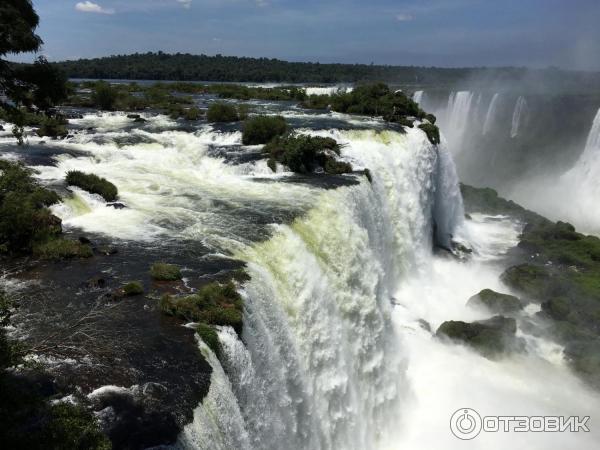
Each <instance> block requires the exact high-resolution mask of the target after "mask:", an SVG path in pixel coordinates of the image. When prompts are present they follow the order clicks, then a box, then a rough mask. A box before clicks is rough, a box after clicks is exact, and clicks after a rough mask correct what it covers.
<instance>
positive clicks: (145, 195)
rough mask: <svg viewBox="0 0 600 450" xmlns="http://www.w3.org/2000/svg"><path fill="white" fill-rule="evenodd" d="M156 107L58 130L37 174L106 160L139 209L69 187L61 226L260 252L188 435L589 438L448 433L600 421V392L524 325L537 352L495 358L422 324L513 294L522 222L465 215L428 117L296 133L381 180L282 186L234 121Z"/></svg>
mask: <svg viewBox="0 0 600 450" xmlns="http://www.w3.org/2000/svg"><path fill="white" fill-rule="evenodd" d="M470 103H471V98H470V96H469V94H468V93H466V94H463V93H457V95H456V98H455V99H454V104H453V106H452V108H453V109H457V110H463V109H464V110H468V109H469V108H470ZM153 120H154V122H153V123H152V124H151V125H152V126H150V125H149V126H148V128H145V129H138V130H133V131H132V130H127V131H123V130H122V129H121V127H122V126H124V125H123V123H125V122H121V118H120V117H118V115H100V116H93V117H92V116H86V117H85V118H84V119H81V121H82V123H83V124H87V123H89V122H90V121H94V123H95V126H96V127H97V128H98V129H99V130H101V139H98V136H94V135H87V134H81V135H77V136H76V137H75V138H74V139H72V140H71V141H69V142H67V143H53V142H50V143H48V144H47V145H49V146H53V145H55V146H59V145H60V146H63V147H66V148H68V150H70V152H69V153H63V154H60V155H58V156H56V157H55V163H56V165H55V166H37V167H36V169H37V170H38V171H39V175H38V176H39V177H40V179H41V180H43V181H44V182H45V183H48V184H54V183H59V182H60V180H62V179H63V177H64V175H65V174H66V172H67V171H68V170H83V171H86V172H93V173H96V174H98V175H100V176H103V177H106V178H108V179H109V180H111V181H112V182H114V183H115V184H116V185H117V187H118V189H119V193H120V197H121V200H122V201H123V203H125V204H126V205H127V208H125V209H114V208H108V207H106V204H105V203H104V202H103V200H101V199H100V198H99V197H96V196H91V195H89V194H86V193H84V192H83V191H80V190H73V191H74V192H73V196H72V197H71V198H69V199H67V200H66V201H65V202H64V203H62V204H60V205H58V206H57V207H55V212H56V213H57V214H58V215H60V217H61V218H62V219H63V223H64V224H65V226H66V227H72V228H75V229H83V230H85V231H89V232H97V233H103V234H106V235H109V236H112V237H115V238H118V239H123V240H143V241H147V242H149V243H151V244H154V245H157V246H158V245H161V244H162V243H163V242H164V241H165V240H171V241H175V242H176V241H177V240H179V239H197V240H202V242H203V244H205V245H206V246H207V247H208V248H210V249H211V250H212V251H213V252H215V253H218V254H228V255H231V256H233V257H235V258H238V259H241V260H243V261H245V262H246V263H247V264H248V272H249V274H250V275H251V280H250V281H249V282H247V283H246V284H245V286H244V289H243V292H242V295H243V297H244V300H245V311H244V330H243V334H242V340H240V339H239V338H238V337H237V335H236V334H235V333H234V332H233V331H232V330H231V329H229V328H220V329H219V339H220V341H221V345H222V348H223V352H222V353H223V354H222V357H221V360H219V359H217V358H216V357H215V355H213V354H212V353H211V351H210V350H209V349H208V347H207V346H205V345H204V343H202V342H199V348H200V351H202V353H203V354H204V355H205V356H206V358H207V361H208V362H209V363H210V364H211V366H212V367H213V372H212V379H211V386H210V389H209V393H208V394H207V396H206V398H205V399H204V400H203V402H202V403H201V404H200V405H198V408H197V409H196V410H195V412H194V420H193V421H192V422H191V423H190V424H188V425H187V426H186V427H185V429H184V431H183V432H182V434H181V436H180V438H179V440H178V443H177V447H178V448H182V449H206V450H208V449H211V450H213V449H222V450H229V449H236V450H237V449H283V448H286V449H298V450H305V449H306V450H391V449H400V448H402V449H422V448H444V449H447V448H465V447H468V448H471V449H486V450H487V449H492V450H494V449H505V448H506V447H509V446H510V447H513V448H523V449H525V448H527V449H544V450H546V449H559V448H560V449H562V448H565V447H569V448H594V445H596V443H597V442H598V439H599V436H598V431H597V430H595V429H594V428H592V432H591V433H579V434H561V435H557V434H537V433H528V434H514V433H513V434H502V433H494V434H491V433H490V434H486V435H482V436H479V437H478V438H477V439H475V440H474V441H471V442H468V443H465V442H463V441H460V440H458V439H457V438H455V437H454V436H453V435H452V434H451V433H450V430H449V420H450V416H451V415H452V413H453V412H454V411H455V410H457V409H459V408H463V407H471V408H474V409H476V410H479V411H480V412H481V414H482V415H484V414H487V415H563V414H564V415H570V414H576V415H591V416H592V418H593V416H594V415H597V414H599V413H600V406H599V405H600V400H599V399H598V395H597V394H596V393H593V392H590V391H588V390H587V389H586V388H585V387H584V386H583V385H582V384H581V383H580V382H579V381H578V380H577V379H576V378H575V377H574V375H572V374H571V373H570V371H569V369H568V368H567V367H566V365H565V363H564V361H563V359H562V349H561V348H560V347H558V346H556V345H553V344H552V343H550V342H546V341H543V340H541V339H538V338H534V337H532V336H527V335H525V334H524V333H523V332H522V331H521V330H520V331H519V333H520V335H522V336H523V337H524V339H525V340H526V343H527V350H528V352H527V354H524V355H520V356H514V357H510V358H507V359H505V360H502V361H497V362H492V361H489V360H487V359H485V358H483V357H481V356H479V355H477V354H475V353H474V352H472V351H471V350H469V349H467V348H466V347H463V346H460V345H453V344H447V343H444V342H441V341H439V340H437V339H435V338H434V337H433V336H432V333H431V332H430V331H428V330H427V329H426V328H427V326H426V325H425V322H427V324H429V327H430V328H431V330H432V331H434V332H435V329H437V327H438V326H439V325H440V324H441V323H442V322H443V321H445V320H452V319H454V320H461V319H462V320H477V319H481V318H485V317H486V316H485V315H484V314H482V313H481V312H478V311H473V310H470V309H468V308H466V307H465V303H466V301H467V299H468V298H469V297H470V296H471V295H474V294H475V293H477V292H478V291H479V290H481V289H483V288H492V289H495V290H499V291H502V292H506V288H505V287H504V286H502V285H501V284H500V282H499V281H498V276H499V274H500V272H501V270H502V267H501V266H500V265H499V263H498V262H497V260H498V258H500V257H501V256H502V255H503V254H504V253H505V252H506V251H507V249H508V248H510V247H511V246H513V245H515V244H516V242H517V236H518V233H519V225H518V224H515V223H513V222H511V221H510V220H509V219H508V218H502V217H496V218H490V217H485V216H478V215H475V216H473V219H472V220H469V221H466V222H465V221H464V219H463V218H464V212H463V208H462V200H461V197H460V191H459V189H458V179H457V176H456V173H455V170H454V165H453V163H452V159H451V157H450V155H449V154H448V152H447V151H446V149H445V148H444V147H440V148H437V147H434V146H432V145H431V144H429V142H428V141H427V139H426V137H425V135H424V133H422V132H421V131H420V130H418V129H417V128H414V129H408V130H407V133H406V134H399V133H397V132H392V131H380V132H377V131H373V130H367V131H365V130H361V131H357V130H350V131H340V130H320V131H310V130H307V129H306V130H301V132H305V133H312V134H318V135H326V136H331V137H333V138H335V139H337V140H338V141H339V142H340V143H341V144H343V147H342V157H343V158H344V159H345V160H347V161H349V162H351V163H352V164H353V166H354V167H356V168H357V169H362V168H368V169H369V170H370V172H371V174H372V177H373V181H372V183H369V181H368V180H367V178H366V177H365V176H362V175H355V176H352V177H355V179H356V181H357V183H356V184H353V185H348V186H342V187H338V188H336V189H329V190H327V189H323V188H320V187H318V186H316V185H307V184H298V183H290V182H286V177H287V176H288V175H289V174H286V173H281V172H278V173H276V174H273V173H271V172H270V170H269V169H268V168H267V167H266V164H265V163H264V161H258V162H249V163H243V164H237V165H234V164H228V163H227V162H226V161H225V159H224V158H222V157H219V156H216V155H215V154H214V153H211V150H212V149H214V147H227V148H237V147H238V146H239V145H240V140H241V135H240V133H239V132H235V131H232V132H225V131H216V130H214V129H212V128H211V127H210V126H205V127H202V128H200V129H198V130H195V131H194V132H188V131H181V130H174V129H171V128H170V127H172V124H170V123H169V122H168V119H166V118H164V117H162V118H161V117H158V118H154V119H153ZM458 125H461V126H462V124H457V126H458ZM82 126H84V125H82ZM459 128H460V127H459ZM132 136H133V137H132ZM122 139H126V140H127V141H126V142H125V143H122V142H121V140H122ZM223 205H225V206H223ZM280 210H288V211H292V212H293V214H294V216H295V217H296V218H295V220H293V221H291V222H289V223H279V224H278V225H270V226H266V227H264V226H263V227H262V228H261V227H259V226H257V225H256V224H255V223H254V222H253V220H252V218H250V217H249V216H250V214H248V213H250V212H252V213H261V214H264V215H267V216H268V214H271V213H273V212H277V211H280ZM253 217H254V216H253ZM434 233H435V240H436V241H437V242H438V243H440V244H442V245H444V246H449V245H450V241H451V240H461V241H463V242H468V243H469V245H471V246H472V247H473V248H474V249H475V255H474V257H473V258H472V259H471V260H470V261H468V262H459V261H456V260H454V259H448V258H444V257H437V256H434V255H433V254H432V246H433V243H434ZM534 312H535V311H530V312H529V311H528V313H534ZM424 321H425V322H424ZM592 425H593V423H592Z"/></svg>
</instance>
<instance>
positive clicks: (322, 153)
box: [264, 134, 352, 174]
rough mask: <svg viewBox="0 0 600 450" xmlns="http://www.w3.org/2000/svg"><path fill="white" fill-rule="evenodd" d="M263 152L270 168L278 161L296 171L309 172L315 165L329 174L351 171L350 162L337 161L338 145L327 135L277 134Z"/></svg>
mask: <svg viewBox="0 0 600 450" xmlns="http://www.w3.org/2000/svg"><path fill="white" fill-rule="evenodd" d="M264 152H265V153H267V154H268V155H269V161H268V164H269V167H271V169H274V168H275V162H279V163H281V164H283V165H285V166H287V167H289V168H290V170H292V171H293V172H298V173H311V172H313V171H314V170H315V169H316V168H317V167H322V168H323V169H324V171H325V172H326V173H329V174H341V173H349V172H352V166H351V165H350V164H348V163H345V162H341V161H337V159H336V155H339V154H340V145H339V144H338V143H337V142H336V141H335V139H332V138H328V137H320V136H307V135H296V134H289V135H286V136H278V137H276V138H275V139H273V140H272V141H271V142H269V143H268V144H267V145H265V147H264Z"/></svg>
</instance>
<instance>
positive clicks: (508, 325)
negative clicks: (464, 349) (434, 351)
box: [436, 316, 517, 357]
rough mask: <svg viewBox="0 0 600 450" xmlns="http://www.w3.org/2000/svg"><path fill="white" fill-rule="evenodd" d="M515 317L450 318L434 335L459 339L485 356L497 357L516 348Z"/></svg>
mask: <svg viewBox="0 0 600 450" xmlns="http://www.w3.org/2000/svg"><path fill="white" fill-rule="evenodd" d="M516 331H517V324H516V321H515V319H512V318H507V317H503V316H494V317H492V318H491V319H487V320H480V321H477V322H472V323H469V322H462V321H455V320H450V321H447V322H444V323H442V324H441V325H440V327H439V328H438V329H437V331H436V336H438V337H446V338H449V339H452V340H456V341H461V342H464V343H465V344H467V345H469V346H471V347H473V348H474V349H476V350H477V351H478V352H480V353H481V354H483V355H484V356H487V357H497V356H499V355H500V354H502V353H505V352H508V351H511V350H514V349H516V348H517V342H516V340H515V333H516Z"/></svg>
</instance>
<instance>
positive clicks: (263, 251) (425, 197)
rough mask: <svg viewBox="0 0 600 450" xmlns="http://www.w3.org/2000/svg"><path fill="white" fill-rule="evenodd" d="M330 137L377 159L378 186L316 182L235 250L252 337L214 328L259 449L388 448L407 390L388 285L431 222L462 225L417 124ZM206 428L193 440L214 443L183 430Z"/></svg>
mask: <svg viewBox="0 0 600 450" xmlns="http://www.w3.org/2000/svg"><path fill="white" fill-rule="evenodd" d="M327 134H330V135H332V136H333V137H335V138H336V139H338V140H339V141H341V142H342V143H343V144H345V147H344V156H345V157H347V158H348V159H350V160H352V161H353V162H354V163H355V164H356V165H362V166H363V167H369V169H370V170H371V173H372V174H373V182H372V184H370V183H369V182H368V181H367V180H366V179H365V180H364V181H362V182H361V183H360V184H359V185H356V186H349V187H344V188H338V189H336V190H332V191H325V192H323V193H321V194H320V195H319V196H318V197H316V198H315V205H316V206H315V207H314V208H313V209H312V210H311V211H310V212H309V213H308V214H307V215H306V216H305V217H302V218H300V219H297V220H296V221H295V222H294V223H293V224H291V225H289V226H287V225H281V226H278V227H277V228H276V229H275V231H274V235H273V237H272V238H271V239H270V240H268V241H266V242H263V243H259V244H257V245H255V246H251V247H248V248H245V249H242V250H241V251H240V253H239V255H238V256H239V257H240V258H242V259H244V260H246V261H247V262H248V269H249V272H250V274H251V276H252V279H251V281H250V282H249V283H248V284H247V286H246V289H245V300H246V313H245V325H244V331H243V341H244V344H245V345H244V344H242V343H241V342H240V341H238V340H237V339H236V338H235V336H233V335H232V333H230V332H227V331H226V330H223V331H222V332H221V334H220V337H221V342H222V344H223V348H224V356H223V358H222V361H223V365H224V367H225V371H226V373H228V374H229V376H230V379H231V385H232V386H233V390H232V392H233V394H234V395H235V397H236V399H237V401H238V403H239V407H240V410H241V413H242V416H243V418H244V423H243V424H237V425H236V427H238V428H241V427H242V426H243V428H244V430H245V432H247V433H248V435H249V436H250V443H251V448H261V449H281V448H290V449H357V450H358V449H361V450H362V449H374V448H384V447H382V446H383V445H384V443H385V442H386V441H388V440H389V443H390V445H391V443H392V442H393V440H392V439H393V437H394V434H395V432H396V431H397V429H398V427H397V425H398V423H399V421H400V419H401V417H399V415H398V413H399V411H400V410H401V401H402V399H403V398H405V397H406V395H407V393H406V383H405V381H404V370H405V367H404V362H403V352H402V350H401V348H399V346H398V339H399V338H398V336H397V335H396V331H395V328H394V327H393V326H392V324H391V322H390V313H391V309H392V303H393V302H394V299H393V296H394V293H395V291H396V290H397V288H398V285H399V284H398V283H399V282H400V280H402V279H404V278H406V277H407V276H408V275H409V274H410V273H413V272H414V271H415V270H416V269H417V268H418V267H419V266H420V264H422V261H423V259H424V258H426V257H427V256H428V255H429V253H430V249H431V245H432V232H433V228H434V223H436V224H437V230H438V234H439V236H441V238H443V239H446V240H448V239H449V236H450V235H451V234H453V233H454V232H455V230H456V228H457V226H459V225H460V223H461V222H462V216H463V211H462V203H461V198H460V194H459V191H458V184H457V178H456V175H455V173H454V169H453V166H452V163H451V159H450V158H449V156H448V155H447V153H446V151H445V149H443V148H439V149H438V148H436V147H434V146H432V145H431V144H429V142H428V141H427V140H426V139H425V137H424V135H423V134H422V133H421V132H420V131H413V130H411V131H409V132H408V134H407V135H406V136H402V135H400V134H398V133H395V132H381V133H376V132H372V131H349V132H337V131H334V132H331V133H329V132H328V133H327ZM221 373H222V372H221V369H220V368H217V370H216V371H215V374H214V376H215V377H219V376H220V374H221ZM221 384H222V383H221V382H219V383H217V384H216V388H215V389H219V390H221V389H222V387H221ZM211 389H212V388H211ZM205 403H206V402H205ZM225 404H229V402H225ZM205 409H206V405H202V406H201V409H200V410H199V411H198V412H197V414H204V412H205ZM208 414H209V415H210V416H211V417H218V418H221V417H222V418H224V419H227V421H225V422H224V423H222V424H221V427H222V429H221V433H227V432H228V430H229V429H230V428H231V426H230V424H229V422H228V420H229V419H230V418H229V416H227V417H225V416H224V415H223V414H222V412H218V411H210V412H208ZM207 420H208V419H204V420H199V419H198V420H197V421H196V424H197V423H205V422H206V421H207ZM203 430H204V432H206V433H214V429H213V428H210V427H204V429H203ZM198 433H199V436H202V437H201V438H200V437H197V438H196V442H197V443H201V442H205V441H207V440H210V438H207V437H206V436H204V435H202V430H198V428H197V426H196V425H195V424H192V425H190V427H189V428H188V430H187V431H186V433H185V434H184V436H185V439H184V441H185V442H189V441H190V440H193V439H194V437H193V436H194V435H197V434H198Z"/></svg>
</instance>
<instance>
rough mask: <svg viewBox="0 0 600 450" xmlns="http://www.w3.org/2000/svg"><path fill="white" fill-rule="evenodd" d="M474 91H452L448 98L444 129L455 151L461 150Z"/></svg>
mask: <svg viewBox="0 0 600 450" xmlns="http://www.w3.org/2000/svg"><path fill="white" fill-rule="evenodd" d="M472 103H473V92H471V91H459V92H452V93H451V94H450V97H449V98H448V106H447V108H446V112H445V114H444V115H445V120H444V123H443V130H444V133H445V135H446V137H447V138H448V142H449V143H450V145H451V146H452V147H454V148H453V151H456V152H459V151H460V146H461V143H462V138H463V135H464V134H465V132H466V131H467V128H468V126H469V118H470V115H471V109H472V108H471V107H472Z"/></svg>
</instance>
